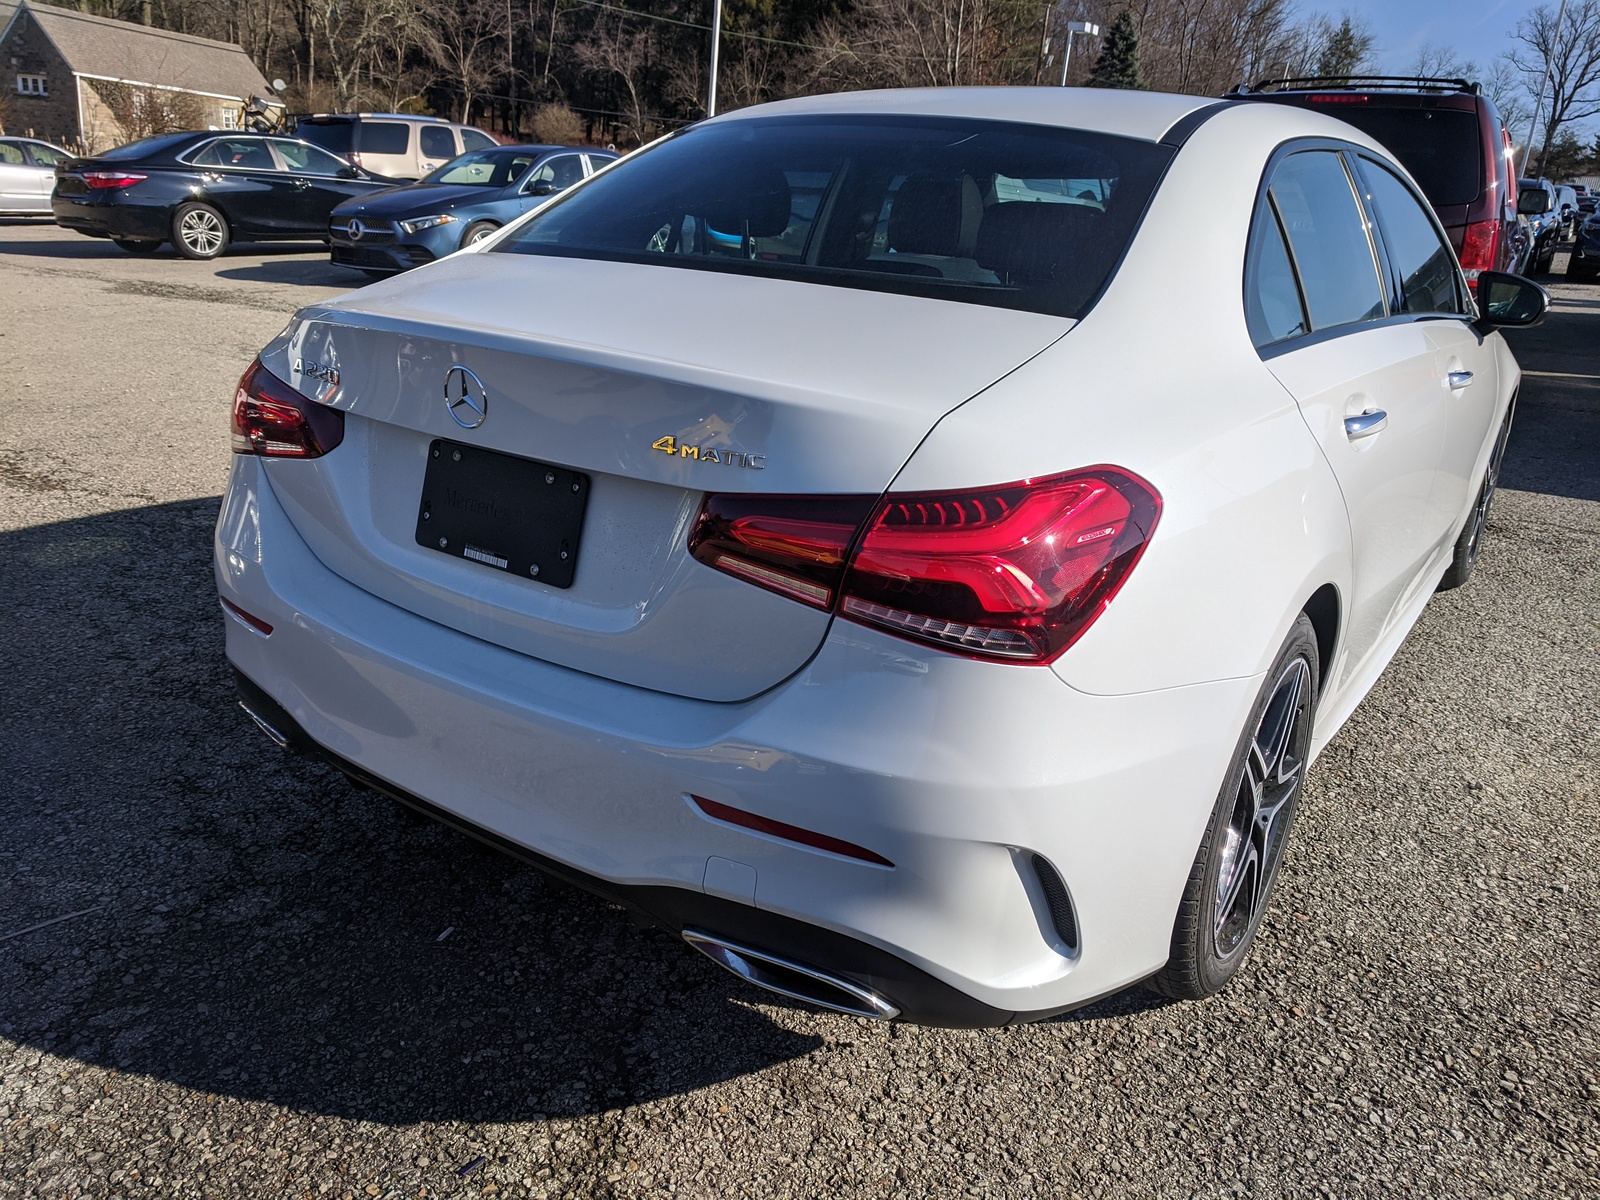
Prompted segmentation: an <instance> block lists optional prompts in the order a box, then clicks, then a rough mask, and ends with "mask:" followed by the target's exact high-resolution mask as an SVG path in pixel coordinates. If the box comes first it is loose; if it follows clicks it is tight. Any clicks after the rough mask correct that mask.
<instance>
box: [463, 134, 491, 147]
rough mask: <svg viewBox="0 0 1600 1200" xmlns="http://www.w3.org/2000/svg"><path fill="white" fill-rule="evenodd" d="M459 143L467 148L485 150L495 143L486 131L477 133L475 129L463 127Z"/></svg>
mask: <svg viewBox="0 0 1600 1200" xmlns="http://www.w3.org/2000/svg"><path fill="white" fill-rule="evenodd" d="M461 145H462V146H463V147H464V148H465V149H468V150H487V149H489V148H490V147H491V146H493V145H495V140H494V139H493V138H492V137H490V136H489V135H488V134H486V133H479V132H478V131H477V130H476V129H463V130H462V131H461Z"/></svg>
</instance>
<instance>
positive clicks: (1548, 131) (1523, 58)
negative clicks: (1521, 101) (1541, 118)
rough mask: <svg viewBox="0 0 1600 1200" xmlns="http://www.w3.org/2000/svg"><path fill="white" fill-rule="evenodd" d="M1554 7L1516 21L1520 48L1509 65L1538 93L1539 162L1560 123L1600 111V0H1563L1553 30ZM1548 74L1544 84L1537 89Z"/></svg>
mask: <svg viewBox="0 0 1600 1200" xmlns="http://www.w3.org/2000/svg"><path fill="white" fill-rule="evenodd" d="M1557 15H1558V10H1556V9H1554V8H1552V7H1551V6H1550V5H1549V4H1541V5H1539V7H1538V8H1535V9H1534V10H1533V11H1532V12H1531V13H1529V14H1528V15H1527V16H1525V17H1524V18H1523V19H1522V20H1521V21H1519V22H1518V23H1517V33H1516V37H1517V41H1519V42H1521V43H1522V44H1521V46H1519V47H1518V48H1517V49H1515V50H1513V51H1512V52H1511V62H1512V64H1513V65H1514V66H1515V67H1516V68H1517V70H1519V71H1520V72H1522V75H1523V77H1524V78H1525V79H1527V80H1528V81H1529V83H1530V85H1531V87H1532V90H1534V92H1535V94H1537V93H1538V92H1539V91H1540V90H1542V91H1543V93H1544V107H1543V110H1542V111H1543V113H1544V114H1547V115H1546V118H1545V123H1544V137H1543V139H1542V142H1541V145H1540V148H1539V160H1540V162H1541V163H1542V162H1543V161H1544V159H1545V158H1546V157H1547V156H1548V155H1549V153H1550V146H1551V144H1552V143H1553V142H1554V141H1555V139H1556V134H1558V133H1559V132H1561V127H1562V126H1563V125H1566V124H1568V123H1569V122H1572V121H1582V120H1586V119H1588V118H1589V117H1592V116H1595V115H1597V114H1600V0H1567V8H1566V19H1565V21H1563V22H1560V28H1559V29H1558V28H1557V24H1558V22H1557V19H1556V18H1557ZM1546 76H1548V78H1549V83H1548V84H1545V85H1543V86H1542V88H1541V83H1542V81H1543V80H1544V79H1545V78H1546Z"/></svg>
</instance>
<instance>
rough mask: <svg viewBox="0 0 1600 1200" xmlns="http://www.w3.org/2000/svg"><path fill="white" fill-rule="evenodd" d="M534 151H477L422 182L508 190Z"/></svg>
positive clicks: (529, 163) (521, 172)
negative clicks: (505, 188) (506, 188)
mask: <svg viewBox="0 0 1600 1200" xmlns="http://www.w3.org/2000/svg"><path fill="white" fill-rule="evenodd" d="M537 157H538V151H536V150H509V149H507V150H500V149H496V150H478V151H475V152H474V153H472V154H463V155H462V156H461V157H460V158H458V159H456V160H455V161H454V162H447V163H445V165H444V166H442V167H440V168H439V169H438V170H436V171H434V172H432V173H431V174H429V175H428V176H427V177H425V178H424V179H423V181H422V182H423V183H451V184H456V185H465V186H468V187H486V188H503V187H510V186H511V184H513V183H515V182H516V181H517V179H518V178H520V177H521V175H522V174H523V172H525V171H526V170H527V169H528V168H529V167H531V166H532V165H533V160H534V159H535V158H537Z"/></svg>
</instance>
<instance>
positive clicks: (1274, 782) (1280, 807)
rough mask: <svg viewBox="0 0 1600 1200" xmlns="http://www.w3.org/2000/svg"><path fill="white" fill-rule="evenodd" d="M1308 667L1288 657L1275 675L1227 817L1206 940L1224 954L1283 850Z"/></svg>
mask: <svg viewBox="0 0 1600 1200" xmlns="http://www.w3.org/2000/svg"><path fill="white" fill-rule="evenodd" d="M1310 692H1311V667H1310V665H1309V664H1308V663H1307V662H1306V660H1305V659H1304V658H1296V659H1294V660H1292V661H1291V662H1290V663H1289V664H1288V665H1287V666H1286V667H1285V668H1284V669H1283V673H1282V674H1281V675H1280V676H1279V677H1278V682H1277V684H1276V685H1275V686H1274V688H1273V691H1272V699H1271V700H1269V701H1268V702H1267V706H1266V709H1265V710H1264V711H1263V712H1262V714H1261V721H1260V723H1259V724H1258V725H1257V726H1256V731H1255V735H1254V736H1253V737H1252V738H1251V741H1250V748H1249V753H1248V754H1247V755H1246V758H1245V765H1244V771H1243V773H1242V774H1241V776H1240V778H1239V790H1238V792H1237V794H1236V795H1235V797H1234V803H1233V811H1232V813H1231V814H1230V815H1229V818H1228V828H1227V832H1226V834H1225V837H1224V840H1223V844H1222V853H1221V854H1219V855H1218V856H1217V876H1216V887H1215V891H1214V896H1215V901H1214V905H1213V908H1212V914H1213V925H1212V941H1213V944H1214V946H1215V949H1216V953H1217V957H1218V958H1223V959H1226V958H1228V957H1230V956H1231V955H1233V954H1235V953H1236V952H1237V951H1238V950H1239V948H1240V947H1241V946H1242V945H1244V943H1245V942H1246V941H1247V940H1249V937H1250V932H1251V930H1253V929H1254V928H1255V925H1256V922H1257V920H1258V919H1259V918H1260V915H1261V910H1262V908H1263V907H1264V906H1265V904H1266V901H1267V894H1268V892H1269V891H1270V890H1271V885H1272V876H1273V872H1274V871H1275V870H1276V868H1277V865H1278V859H1279V858H1280V857H1281V855H1282V853H1283V843H1284V837H1285V835H1286V834H1287V833H1288V830H1289V818H1290V816H1291V815H1292V813H1293V810H1294V802H1295V798H1296V797H1297V796H1298V794H1299V791H1300V784H1301V781H1302V780H1303V778H1304V776H1305V758H1306V749H1307V745H1308V743H1309V741H1310V730H1311V694H1310Z"/></svg>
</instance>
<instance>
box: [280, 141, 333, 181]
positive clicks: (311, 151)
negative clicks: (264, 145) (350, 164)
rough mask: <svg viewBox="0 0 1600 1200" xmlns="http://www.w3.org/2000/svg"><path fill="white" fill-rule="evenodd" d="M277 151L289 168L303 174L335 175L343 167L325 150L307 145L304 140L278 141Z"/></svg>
mask: <svg viewBox="0 0 1600 1200" xmlns="http://www.w3.org/2000/svg"><path fill="white" fill-rule="evenodd" d="M277 145H278V153H279V154H281V155H283V161H284V162H286V163H288V164H289V170H291V171H299V172H301V173H302V174H305V175H337V174H338V173H339V172H340V171H341V170H343V169H344V167H345V164H344V163H342V162H340V161H339V160H338V159H337V158H335V157H334V156H333V155H331V154H329V153H328V152H327V151H326V150H318V149H317V148H316V147H315V146H307V145H306V144H305V143H304V142H279V143H278V144H277Z"/></svg>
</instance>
